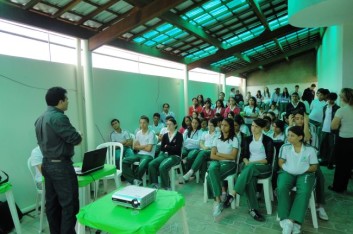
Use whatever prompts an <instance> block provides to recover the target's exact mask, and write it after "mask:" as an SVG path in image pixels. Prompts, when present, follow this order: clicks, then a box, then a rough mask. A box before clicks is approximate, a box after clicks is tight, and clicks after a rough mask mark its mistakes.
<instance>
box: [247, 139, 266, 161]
mask: <svg viewBox="0 0 353 234" xmlns="http://www.w3.org/2000/svg"><path fill="white" fill-rule="evenodd" d="M262 138H263V134H261V136H260V138H259V140H258V141H256V140H255V137H253V138H252V141H251V143H250V145H249V151H250V158H249V162H255V161H260V160H263V159H266V151H265V146H264V144H263V143H262Z"/></svg>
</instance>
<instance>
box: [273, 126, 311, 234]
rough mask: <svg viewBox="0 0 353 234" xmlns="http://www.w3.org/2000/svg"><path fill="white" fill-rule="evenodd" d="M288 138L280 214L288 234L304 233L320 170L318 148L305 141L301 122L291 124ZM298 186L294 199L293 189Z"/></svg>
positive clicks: (283, 152) (281, 161)
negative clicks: (302, 227) (317, 171)
mask: <svg viewBox="0 0 353 234" xmlns="http://www.w3.org/2000/svg"><path fill="white" fill-rule="evenodd" d="M288 142H289V144H285V145H283V146H282V148H281V150H280V153H279V157H280V158H279V161H278V164H279V167H280V168H281V169H282V170H281V171H280V172H279V174H278V184H277V186H278V187H277V194H278V217H279V218H280V220H281V221H280V226H281V227H282V229H283V232H282V233H284V234H291V233H301V232H300V228H301V224H302V223H303V221H304V218H305V213H306V210H307V208H308V204H309V199H310V196H311V192H312V190H313V187H314V183H315V171H316V170H317V166H318V165H317V164H318V160H317V155H316V150H315V149H314V148H313V147H312V146H309V145H306V144H305V143H304V131H303V129H302V128H301V127H299V126H294V127H290V128H289V130H288ZM293 187H296V189H297V191H296V192H295V197H294V200H293V203H291V199H290V192H291V190H292V188H293Z"/></svg>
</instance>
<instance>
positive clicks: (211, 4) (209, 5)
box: [202, 0, 221, 10]
mask: <svg viewBox="0 0 353 234" xmlns="http://www.w3.org/2000/svg"><path fill="white" fill-rule="evenodd" d="M219 4H221V1H220V0H213V1H209V2H207V3H205V4H203V5H202V8H203V9H205V10H208V9H210V8H213V7H215V6H217V5H219Z"/></svg>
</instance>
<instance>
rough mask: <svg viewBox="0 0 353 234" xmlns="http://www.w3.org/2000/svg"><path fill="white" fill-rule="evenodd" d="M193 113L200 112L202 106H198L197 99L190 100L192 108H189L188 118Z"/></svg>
mask: <svg viewBox="0 0 353 234" xmlns="http://www.w3.org/2000/svg"><path fill="white" fill-rule="evenodd" d="M193 112H197V113H200V112H202V106H201V105H200V104H199V101H198V100H197V98H192V106H190V107H189V116H192V113H193Z"/></svg>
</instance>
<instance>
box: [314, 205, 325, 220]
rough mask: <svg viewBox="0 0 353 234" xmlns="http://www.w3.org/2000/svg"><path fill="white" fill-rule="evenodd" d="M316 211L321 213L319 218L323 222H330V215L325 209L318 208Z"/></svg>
mask: <svg viewBox="0 0 353 234" xmlns="http://www.w3.org/2000/svg"><path fill="white" fill-rule="evenodd" d="M316 211H317V212H318V213H319V218H320V219H321V220H325V221H327V220H328V215H327V213H326V211H325V209H324V208H323V207H320V208H317V209H316Z"/></svg>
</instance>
